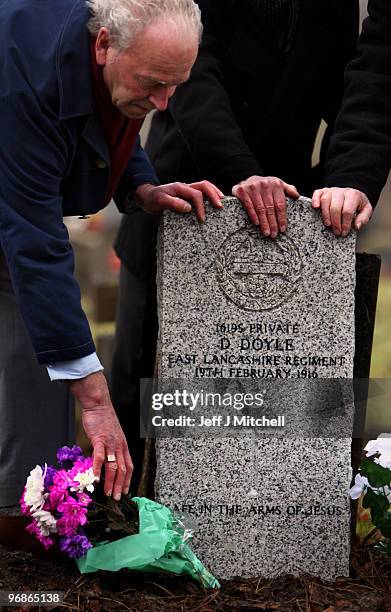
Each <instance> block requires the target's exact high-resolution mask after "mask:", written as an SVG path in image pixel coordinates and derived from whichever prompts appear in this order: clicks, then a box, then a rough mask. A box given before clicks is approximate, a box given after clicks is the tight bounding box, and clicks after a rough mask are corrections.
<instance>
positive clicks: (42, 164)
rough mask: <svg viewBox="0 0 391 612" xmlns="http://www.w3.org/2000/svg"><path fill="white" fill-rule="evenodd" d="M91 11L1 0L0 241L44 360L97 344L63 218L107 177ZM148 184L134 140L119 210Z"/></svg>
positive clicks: (53, 0)
mask: <svg viewBox="0 0 391 612" xmlns="http://www.w3.org/2000/svg"><path fill="white" fill-rule="evenodd" d="M88 18H89V9H88V8H87V6H86V4H85V2H84V0H2V1H0V143H1V147H0V240H1V246H2V249H3V251H4V253H5V256H6V259H7V262H8V266H9V269H10V274H11V278H12V282H13V286H14V289H15V294H16V298H17V301H18V304H19V308H20V311H21V313H22V316H23V318H24V321H25V323H26V325H27V328H28V330H29V332H30V335H31V338H32V342H33V345H34V348H35V351H36V353H37V357H38V360H39V362H40V363H43V364H45V363H52V362H59V361H67V360H70V359H76V358H78V357H83V356H85V355H88V354H89V353H91V352H93V351H94V350H95V347H94V344H93V341H92V337H91V332H90V329H89V325H88V322H87V319H86V317H85V314H84V312H83V310H82V308H81V304H80V290H79V287H78V284H77V282H76V280H75V279H74V276H73V271H74V258H73V252H72V248H71V246H70V243H69V239H68V233H67V230H66V227H65V225H64V223H63V216H64V215H85V214H88V213H94V212H96V211H98V210H99V209H101V208H102V207H103V201H104V196H105V194H106V190H107V186H108V181H109V176H110V159H109V152H108V147H107V144H106V140H105V137H104V134H103V130H102V128H101V126H100V123H99V120H98V117H97V114H96V112H95V109H94V99H93V94H92V86H91V74H90V55H89V34H88V31H87V28H86V23H87V20H88ZM145 182H157V178H156V175H155V173H154V171H153V168H152V166H151V164H150V162H149V160H148V157H147V156H146V154H145V153H144V152H143V150H142V149H141V147H140V144H139V142H138V143H137V145H136V147H135V151H134V153H133V156H132V158H131V160H130V162H129V164H128V167H127V170H126V171H125V173H124V175H123V177H122V179H121V181H120V184H119V186H118V189H117V192H116V194H115V198H114V199H115V201H116V203H117V206H118V208H119V209H120V210H122V211H126V196H127V195H128V194H129V193H130V192H132V191H133V190H134V189H135V188H137V186H138V185H140V184H142V183H145ZM0 316H1V313H0Z"/></svg>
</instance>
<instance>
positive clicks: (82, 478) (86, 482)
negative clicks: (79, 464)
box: [71, 467, 99, 493]
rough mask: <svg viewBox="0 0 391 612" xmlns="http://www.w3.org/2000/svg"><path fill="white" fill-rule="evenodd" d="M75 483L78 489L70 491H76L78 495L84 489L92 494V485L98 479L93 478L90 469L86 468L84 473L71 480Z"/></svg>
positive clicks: (72, 488)
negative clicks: (77, 484)
mask: <svg viewBox="0 0 391 612" xmlns="http://www.w3.org/2000/svg"><path fill="white" fill-rule="evenodd" d="M73 480H75V481H76V482H78V483H79V486H78V487H71V491H78V492H79V493H83V491H84V489H87V491H89V492H90V493H93V492H94V485H93V483H94V482H96V481H98V480H99V478H98V477H97V476H95V474H94V471H93V469H92V467H90V468H88V470H86V471H85V472H78V473H77V474H76V476H75V477H74V478H73Z"/></svg>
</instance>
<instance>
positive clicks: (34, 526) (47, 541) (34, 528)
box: [26, 521, 54, 550]
mask: <svg viewBox="0 0 391 612" xmlns="http://www.w3.org/2000/svg"><path fill="white" fill-rule="evenodd" d="M26 531H28V532H29V533H31V534H32V535H33V536H35V537H36V538H37V539H38V540H39V541H40V542H41V544H43V546H44V547H45V549H46V550H47V549H48V548H50V546H53V544H54V540H53V539H52V538H49V537H48V536H45V535H43V533H42V532H41V530H40V528H39V525H38V523H37V522H36V521H33V522H32V523H30V525H28V526H27V527H26Z"/></svg>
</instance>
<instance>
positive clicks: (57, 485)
mask: <svg viewBox="0 0 391 612" xmlns="http://www.w3.org/2000/svg"><path fill="white" fill-rule="evenodd" d="M75 484H77V483H74V482H73V480H72V478H70V476H69V474H68V472H67V471H66V470H58V472H57V473H56V474H55V475H54V477H53V485H52V486H51V488H50V493H49V503H50V506H51V508H52V509H55V508H56V507H57V505H58V504H59V503H61V502H62V501H64V499H65V497H66V496H67V495H68V488H69V487H70V486H72V485H75Z"/></svg>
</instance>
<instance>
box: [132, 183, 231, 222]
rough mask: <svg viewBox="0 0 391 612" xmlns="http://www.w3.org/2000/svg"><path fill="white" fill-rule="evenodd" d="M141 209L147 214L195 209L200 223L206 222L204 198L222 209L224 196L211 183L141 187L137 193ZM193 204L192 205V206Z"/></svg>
mask: <svg viewBox="0 0 391 612" xmlns="http://www.w3.org/2000/svg"><path fill="white" fill-rule="evenodd" d="M135 196H136V199H137V200H138V202H139V205H140V206H141V208H143V209H144V210H145V211H146V212H150V213H159V212H161V211H162V210H165V209H167V210H172V211H174V212H177V213H188V212H190V211H191V210H192V209H193V208H194V209H195V213H196V216H197V219H198V221H199V222H200V223H203V222H204V221H205V205H204V198H207V199H208V200H209V202H210V203H211V204H212V206H214V207H215V208H222V206H223V205H222V203H221V199H222V198H224V194H223V193H222V192H221V191H220V189H218V188H217V187H216V186H215V185H213V184H212V183H209V181H199V182H198V183H189V184H187V183H168V184H167V185H158V186H156V185H147V184H145V185H140V187H139V188H138V189H137V190H136V193H135ZM190 202H191V204H190Z"/></svg>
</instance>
